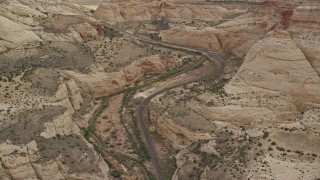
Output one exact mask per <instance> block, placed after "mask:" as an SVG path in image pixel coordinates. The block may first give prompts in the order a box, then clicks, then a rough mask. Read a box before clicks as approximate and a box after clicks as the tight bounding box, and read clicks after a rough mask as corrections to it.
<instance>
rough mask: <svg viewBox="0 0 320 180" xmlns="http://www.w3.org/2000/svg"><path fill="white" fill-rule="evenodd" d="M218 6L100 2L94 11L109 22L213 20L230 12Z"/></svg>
mask: <svg viewBox="0 0 320 180" xmlns="http://www.w3.org/2000/svg"><path fill="white" fill-rule="evenodd" d="M232 13H233V12H232V11H230V12H229V11H228V10H227V9H225V8H222V7H219V6H204V5H185V4H173V3H167V2H162V3H138V4H133V5H132V4H101V5H100V6H99V7H98V9H97V10H96V12H95V15H96V16H97V17H98V18H99V19H103V20H107V21H111V22H127V21H150V20H156V19H159V18H161V17H167V18H180V19H199V20H205V21H210V20H215V19H217V18H220V17H222V16H224V15H228V14H232Z"/></svg>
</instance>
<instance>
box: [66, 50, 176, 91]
mask: <svg viewBox="0 0 320 180" xmlns="http://www.w3.org/2000/svg"><path fill="white" fill-rule="evenodd" d="M179 62H180V60H179V58H171V59H167V60H162V59H160V57H159V56H157V55H155V56H149V57H145V58H141V59H140V60H138V61H135V62H134V63H132V64H131V65H129V66H127V67H125V68H124V69H122V70H120V71H118V72H113V73H92V74H89V75H87V74H79V73H75V72H71V71H64V72H63V73H64V74H66V75H67V76H69V77H71V78H72V79H74V80H75V81H76V82H77V83H78V84H79V86H80V87H81V89H82V90H83V91H84V92H86V93H88V94H90V95H91V96H93V97H101V96H108V95H110V94H113V93H116V92H119V91H120V90H122V89H123V88H124V87H126V86H129V85H131V84H133V83H134V82H135V81H137V80H138V79H140V78H141V77H143V76H144V75H147V74H157V73H163V72H165V71H166V70H168V69H171V68H174V67H177V65H178V64H179Z"/></svg>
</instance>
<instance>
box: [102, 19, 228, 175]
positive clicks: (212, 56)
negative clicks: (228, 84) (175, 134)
mask: <svg viewBox="0 0 320 180" xmlns="http://www.w3.org/2000/svg"><path fill="white" fill-rule="evenodd" d="M104 24H105V26H107V27H109V28H112V29H113V30H116V31H118V32H119V33H122V34H125V35H128V36H130V37H132V38H134V39H136V40H140V41H143V42H147V43H151V44H154V45H160V46H165V47H168V48H174V49H178V50H179V49H180V50H185V51H189V52H193V53H198V54H201V55H202V56H204V57H206V58H208V59H209V60H210V61H213V62H215V63H216V64H217V69H216V71H215V72H213V74H209V75H207V76H199V77H198V78H196V79H192V80H189V81H185V82H181V83H177V84H175V85H172V86H170V87H167V88H163V89H161V90H159V91H157V92H155V93H153V94H151V95H150V96H148V97H147V98H145V99H144V100H143V101H142V102H141V104H140V105H139V107H138V109H137V111H136V116H137V118H138V121H139V124H140V127H141V130H142V132H143V136H144V138H145V140H146V143H147V148H148V151H149V154H150V157H151V162H152V164H153V167H154V169H155V171H156V177H157V179H158V180H164V179H165V177H164V174H163V172H162V170H161V166H160V161H159V157H158V155H157V151H156V147H155V145H154V143H153V141H152V139H151V137H150V134H149V130H148V127H147V125H146V124H145V120H144V111H145V107H146V106H148V104H149V103H150V101H151V100H152V99H153V98H154V97H156V96H158V95H160V94H162V93H164V92H166V91H169V90H171V89H174V88H177V87H180V86H183V85H186V84H189V83H192V82H197V81H202V80H205V79H208V78H217V77H219V76H220V75H222V74H223V72H224V66H225V63H224V60H223V58H222V57H221V56H219V55H218V54H217V53H215V52H212V51H204V50H199V49H193V48H190V47H186V46H182V45H176V44H172V43H166V42H160V41H155V40H151V39H148V38H145V37H143V36H139V35H135V34H132V33H129V32H127V31H125V30H123V29H120V28H118V27H116V26H113V25H110V24H108V23H104Z"/></svg>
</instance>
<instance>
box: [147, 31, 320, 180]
mask: <svg viewBox="0 0 320 180" xmlns="http://www.w3.org/2000/svg"><path fill="white" fill-rule="evenodd" d="M207 85H209V84H206V86H207ZM199 86H200V87H202V86H201V85H199ZM200 87H199V89H197V90H195V92H196V93H194V95H195V96H196V97H197V98H196V99H195V100H189V101H186V102H184V103H182V102H183V101H184V100H185V98H188V96H189V97H190V94H188V95H186V97H184V98H181V97H176V96H179V95H177V94H176V93H173V92H172V93H173V94H175V95H173V96H172V97H171V98H168V97H170V95H168V96H166V97H161V99H162V100H161V101H160V102H159V101H156V100H154V102H153V103H154V104H156V105H153V106H152V107H153V109H154V111H153V112H152V113H151V118H152V123H153V125H154V126H155V129H156V130H157V131H158V132H159V134H161V135H162V137H164V138H166V139H168V140H169V141H170V142H172V144H174V145H175V147H176V148H177V149H179V150H180V152H179V153H178V155H177V156H176V158H177V160H176V162H177V167H178V168H177V170H176V172H175V174H174V176H173V179H183V178H188V177H190V176H192V175H193V174H195V173H196V172H197V173H199V172H200V174H198V176H199V177H201V178H202V179H207V178H208V177H214V178H224V179H228V178H231V179H232V176H233V175H232V174H231V175H230V174H229V170H227V169H228V167H223V165H224V164H228V162H229V160H230V159H232V158H235V159H233V160H231V161H232V162H235V161H244V163H240V164H242V165H241V166H243V170H245V173H240V174H239V177H243V178H254V179H259V178H262V177H270V178H277V179H281V178H284V177H287V176H290V177H292V178H293V176H295V177H296V176H299V177H306V178H310V179H312V178H315V177H317V176H319V173H318V171H319V167H320V166H319V160H318V158H317V157H316V156H317V155H316V153H315V151H316V150H315V149H317V145H315V144H316V143H314V141H319V137H317V133H318V130H317V129H319V128H320V127H319V122H318V120H317V119H319V118H318V117H319V108H320V99H319V97H318V91H319V89H320V78H319V76H318V74H317V73H316V71H315V69H314V68H313V67H312V66H311V64H310V63H309V61H308V59H307V58H306V57H305V55H304V53H303V52H302V51H301V49H300V48H299V47H298V46H297V45H296V43H295V42H294V41H293V39H292V38H291V36H290V34H289V32H287V31H277V32H273V33H269V34H268V37H267V38H265V39H263V40H260V41H258V42H257V43H256V44H254V45H253V46H252V47H251V49H250V50H249V52H248V53H247V55H246V57H245V61H244V63H243V64H242V65H241V67H240V69H239V70H238V72H237V73H236V75H235V76H234V77H233V78H232V79H231V80H230V81H229V82H228V84H227V85H226V86H224V88H223V90H221V91H220V92H219V93H216V94H215V93H212V92H204V93H203V92H202V91H201V90H200ZM194 88H197V86H194ZM187 90H190V89H187ZM187 90H186V91H187ZM176 92H180V90H178V91H176ZM191 94H192V93H191ZM159 99H160V98H159ZM159 99H158V100H159ZM157 104H158V105H157ZM159 104H160V105H159ZM176 106H179V107H180V110H178V109H177V108H175V107H176ZM182 106H183V107H184V110H181V109H183V108H182ZM159 107H161V108H159ZM172 109H175V110H174V111H172ZM175 112H176V113H175ZM188 112H190V113H191V114H193V113H194V114H197V115H199V116H195V115H193V116H190V115H188ZM182 119H183V120H182ZM195 121H196V122H195ZM200 124H202V125H201V126H200ZM311 126H312V127H311ZM172 127H173V128H172ZM239 127H240V128H239ZM306 129H308V131H309V133H306V132H305V131H306ZM266 132H268V133H266ZM204 134H206V135H207V136H203V135H204ZM248 139H249V141H247V140H248ZM250 139H251V140H250ZM267 139H270V140H268V141H267ZM302 139H304V140H305V142H304V143H296V142H299V141H302ZM250 141H251V142H256V141H257V142H260V144H258V145H252V144H251V143H250ZM273 141H274V142H273ZM271 142H273V143H271ZM272 144H273V145H272ZM235 146H236V147H235ZM249 146H250V147H251V148H248V147H249ZM247 148H248V149H247ZM284 151H285V152H286V154H288V156H283V155H282V154H283V152H284ZM239 152H240V154H238V153H239ZM301 152H304V153H305V154H309V155H304V156H303V157H302V155H297V153H301ZM302 154H303V153H302ZM311 154H315V155H314V157H315V158H313V157H311V156H310V155H311ZM297 156H299V157H297ZM248 157H250V158H248ZM238 158H239V159H238ZM242 158H244V159H246V158H248V159H247V160H244V159H242ZM188 159H191V160H188ZM236 159H238V160H236ZM261 164H268V167H270V168H271V169H270V170H268V171H263V170H259V168H258V167H259V166H261ZM222 167H223V168H222ZM237 167H239V166H238V165H237ZM280 167H281V168H282V169H286V171H282V172H280V171H278V169H279V168H280ZM192 169H195V170H192ZM299 170H300V171H299ZM308 170H309V171H310V172H312V173H311V174H307V175H304V174H303V173H302V171H308ZM230 171H232V172H233V173H237V172H234V171H233V170H230ZM240 171H241V170H240ZM288 171H289V172H290V173H286V172H288ZM238 172H239V171H238ZM188 173H189V176H188ZM292 174H294V175H292ZM233 177H234V176H233Z"/></svg>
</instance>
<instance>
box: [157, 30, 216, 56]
mask: <svg viewBox="0 0 320 180" xmlns="http://www.w3.org/2000/svg"><path fill="white" fill-rule="evenodd" d="M218 33H219V30H218V29H215V28H204V29H197V28H193V27H188V26H176V27H172V28H170V29H169V30H164V31H161V32H160V35H159V36H160V37H161V40H162V41H165V42H170V43H174V44H179V45H184V46H189V47H194V48H200V49H205V50H212V51H221V45H220V42H219V40H218V38H217V36H216V34H218Z"/></svg>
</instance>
